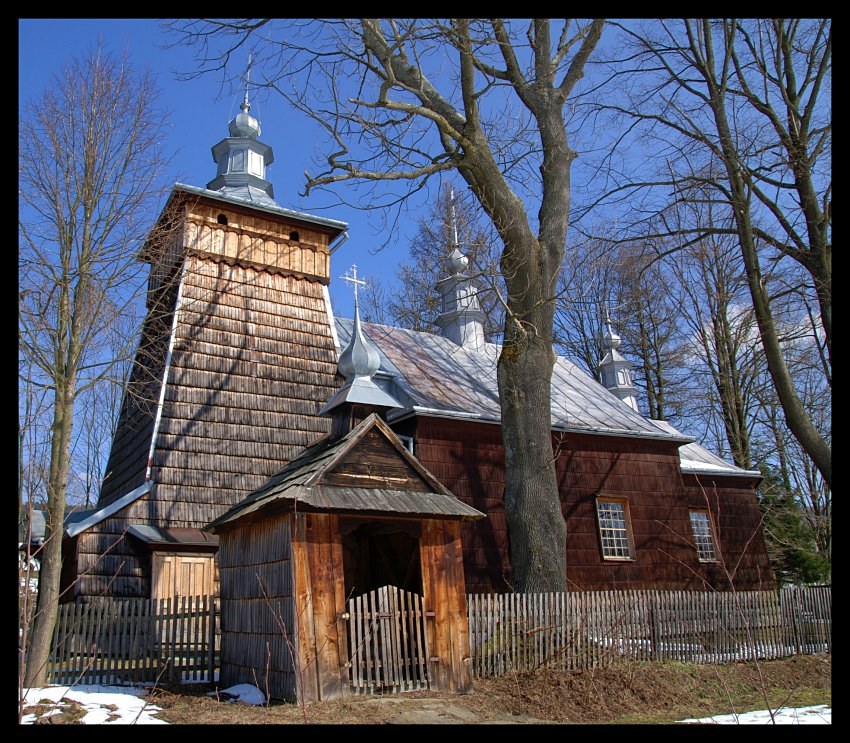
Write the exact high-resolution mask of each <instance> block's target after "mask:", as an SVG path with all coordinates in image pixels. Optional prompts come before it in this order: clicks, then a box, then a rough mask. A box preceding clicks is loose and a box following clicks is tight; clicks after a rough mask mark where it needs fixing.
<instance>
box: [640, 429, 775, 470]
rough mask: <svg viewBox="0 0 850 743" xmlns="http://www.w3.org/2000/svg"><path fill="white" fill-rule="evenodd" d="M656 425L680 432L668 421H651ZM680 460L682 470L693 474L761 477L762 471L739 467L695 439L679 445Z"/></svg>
mask: <svg viewBox="0 0 850 743" xmlns="http://www.w3.org/2000/svg"><path fill="white" fill-rule="evenodd" d="M651 423H652V424H653V425H655V426H658V428H660V429H661V430H662V431H669V432H671V433H679V432H678V431H677V430H676V429H675V428H673V426H671V425H670V424H669V423H668V422H667V421H656V420H654V421H651ZM679 461H680V463H681V467H682V472H689V473H693V474H700V473H703V474H713V475H744V476H747V477H749V476H753V475H755V476H758V477H761V472H759V471H758V470H745V469H742V468H741V467H738V466H736V465H734V464H732V463H731V462H727V461H726V460H725V459H722V458H721V457H718V456H717V455H716V454H714V453H713V452H710V451H709V450H708V449H706V448H705V447H702V446H700V445H699V444H697V443H696V442H695V441H692V442H690V443H688V444H684V445H682V446H680V447H679Z"/></svg>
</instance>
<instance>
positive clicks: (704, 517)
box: [691, 511, 717, 562]
mask: <svg viewBox="0 0 850 743" xmlns="http://www.w3.org/2000/svg"><path fill="white" fill-rule="evenodd" d="M691 531H692V532H693V533H694V542H695V543H696V546H697V555H699V559H700V562H714V561H716V560H717V555H716V553H715V550H714V532H713V531H712V529H711V518H710V517H709V515H708V511H691Z"/></svg>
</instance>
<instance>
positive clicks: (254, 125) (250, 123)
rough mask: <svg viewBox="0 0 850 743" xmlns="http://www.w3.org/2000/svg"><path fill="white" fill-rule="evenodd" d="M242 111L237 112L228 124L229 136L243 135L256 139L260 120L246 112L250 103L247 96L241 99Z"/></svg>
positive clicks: (258, 134) (249, 108) (249, 107)
mask: <svg viewBox="0 0 850 743" xmlns="http://www.w3.org/2000/svg"><path fill="white" fill-rule="evenodd" d="M241 108H242V113H241V114H238V115H237V116H236V118H235V119H233V120H232V121H231V122H230V123H229V124H228V129H229V131H230V136H231V137H244V138H246V139H256V138H257V137H259V136H260V122H259V121H258V120H257V119H255V118H254V117H253V116H251V114H249V113H248V112H249V111H250V110H251V104H250V103H248V98H247V96H246V97H245V100H244V101H242V106H241Z"/></svg>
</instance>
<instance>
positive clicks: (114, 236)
mask: <svg viewBox="0 0 850 743" xmlns="http://www.w3.org/2000/svg"><path fill="white" fill-rule="evenodd" d="M157 97H158V93H157V89H156V85H155V81H154V79H153V78H152V77H151V75H150V74H149V73H148V72H144V71H142V72H137V71H136V70H134V69H133V67H131V65H130V64H129V62H128V60H127V58H126V55H122V56H114V55H112V54H110V53H108V52H107V51H106V50H105V49H104V48H103V47H102V46H98V47H97V48H95V49H93V50H92V51H90V52H89V53H88V54H87V55H86V56H83V57H81V58H78V59H73V60H71V61H69V62H68V63H67V64H65V65H64V66H63V68H62V71H61V73H59V74H57V75H56V76H55V77H54V80H53V82H52V85H51V86H50V88H48V89H47V90H46V92H44V94H43V95H42V96H41V97H40V98H39V99H37V100H35V101H31V102H29V103H28V104H27V106H26V109H25V112H24V114H23V117H22V120H21V121H20V126H19V140H18V141H19V199H20V205H21V209H20V213H19V222H18V226H19V243H20V258H19V261H20V263H19V267H20V286H21V292H20V303H19V340H20V348H21V354H22V356H23V357H24V358H25V359H26V361H27V364H26V365H25V366H24V367H23V368H24V369H25V371H26V372H27V375H28V376H27V377H26V378H25V379H23V380H22V384H23V385H32V386H35V387H41V388H43V389H44V390H46V391H47V392H48V395H49V398H50V402H51V405H50V416H51V423H50V428H49V445H50V454H49V465H48V466H49V472H48V476H47V481H46V500H47V511H46V533H45V542H44V549H43V556H42V562H41V571H40V583H39V595H38V605H37V609H36V613H35V617H34V620H33V627H32V632H31V634H30V638H31V639H30V644H29V647H28V649H27V650H28V654H27V662H26V673H25V678H24V683H25V685H26V686H29V687H32V686H43V685H44V683H45V681H46V674H47V660H48V657H49V652H50V643H51V639H52V634H53V628H54V624H55V621H56V612H57V607H58V602H59V586H60V571H61V566H62V551H61V550H62V532H63V521H64V516H65V507H66V500H67V488H68V480H69V469H70V462H71V447H72V442H73V440H74V419H75V405H76V403H77V401H78V399H79V397H80V396H81V395H82V394H83V393H85V391H87V390H91V389H92V388H93V387H95V386H96V385H98V384H100V383H101V382H104V380H108V379H109V378H110V376H111V375H112V373H113V371H114V369H115V367H116V363H118V361H119V360H120V359H122V358H127V357H128V356H129V354H130V353H131V351H132V348H133V345H134V343H135V335H134V334H129V335H128V334H127V332H126V329H127V328H126V320H127V318H129V317H138V318H141V315H142V313H143V311H144V306H143V303H141V302H139V301H138V298H139V295H140V293H141V292H143V290H144V277H145V272H144V264H143V263H142V262H140V261H138V260H136V258H137V255H136V253H137V250H138V248H139V247H140V246H141V244H142V242H143V238H144V236H145V232H146V231H147V229H148V228H149V226H150V222H151V218H152V212H151V208H152V207H154V206H155V205H156V204H157V202H158V201H159V199H160V198H161V197H162V192H161V191H158V190H157V188H156V186H157V184H158V179H159V177H160V175H161V173H162V171H163V168H164V166H165V165H166V164H167V160H166V159H164V158H163V151H162V147H161V142H162V131H163V129H162V127H163V121H164V113H163V112H161V111H159V110H157V109H156V101H157ZM116 349H117V351H116ZM30 372H31V373H30Z"/></svg>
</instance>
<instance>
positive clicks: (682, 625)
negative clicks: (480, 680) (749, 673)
mask: <svg viewBox="0 0 850 743" xmlns="http://www.w3.org/2000/svg"><path fill="white" fill-rule="evenodd" d="M467 613H468V619H469V636H470V645H471V649H472V668H473V675H474V676H476V677H486V676H499V675H502V674H505V673H508V672H510V671H527V670H532V669H535V668H541V667H548V668H555V669H563V670H577V669H583V668H592V667H595V666H600V665H606V664H610V663H612V662H614V661H615V660H617V659H624V658H629V659H635V660H679V661H687V662H694V663H729V662H736V661H746V660H755V659H771V658H783V657H788V656H790V655H795V654H813V653H820V652H832V591H831V588H829V587H815V588H788V589H783V590H782V591H779V592H773V591H748V592H739V593H734V592H733V593H718V592H708V591H707V592H701V591H594V592H583V593H538V594H500V595H485V594H481V595H469V596H468V597H467Z"/></svg>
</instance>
